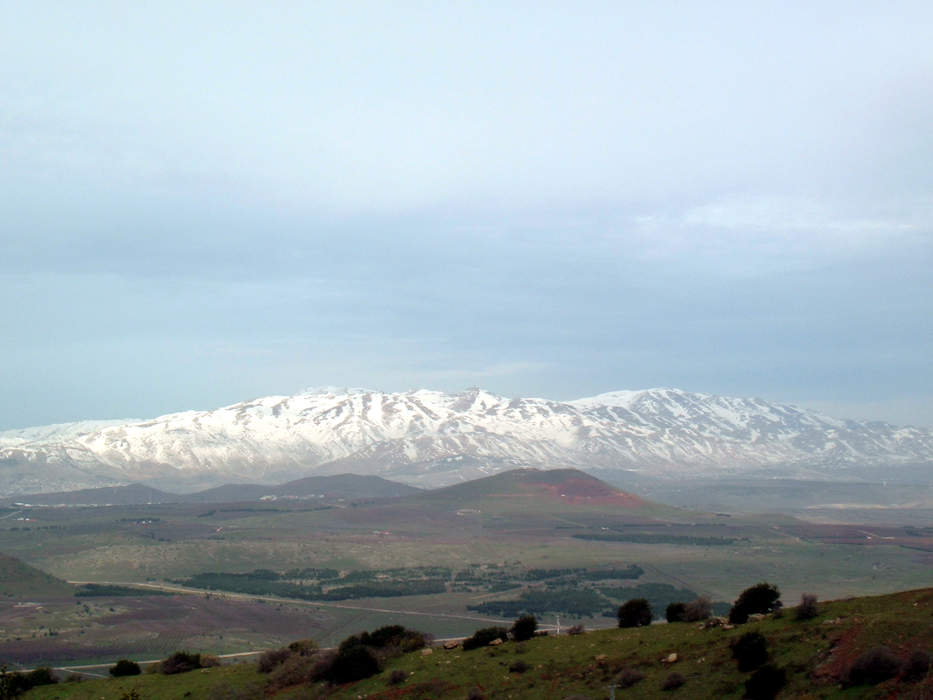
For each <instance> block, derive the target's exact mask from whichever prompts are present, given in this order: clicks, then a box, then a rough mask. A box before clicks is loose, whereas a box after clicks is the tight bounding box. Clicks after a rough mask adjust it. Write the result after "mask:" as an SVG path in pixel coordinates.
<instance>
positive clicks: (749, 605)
mask: <svg viewBox="0 0 933 700" xmlns="http://www.w3.org/2000/svg"><path fill="white" fill-rule="evenodd" d="M780 599H781V591H780V590H779V589H778V587H777V586H775V585H774V584H773V583H767V582H766V581H762V582H761V583H756V584H755V585H754V586H751V587H750V588H746V589H745V590H744V591H742V593H741V595H739V597H738V599H736V601H735V604H734V605H733V606H732V610H730V611H729V622H731V623H733V624H743V623H745V622H748V616H749V615H756V614H767V613H771V612H774V611H775V610H778V609H780V608H781V605H782V603H781V600H780Z"/></svg>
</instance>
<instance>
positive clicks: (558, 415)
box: [0, 388, 933, 494]
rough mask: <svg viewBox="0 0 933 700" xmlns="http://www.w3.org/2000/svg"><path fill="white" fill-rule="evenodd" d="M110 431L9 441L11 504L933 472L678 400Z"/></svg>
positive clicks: (319, 408) (314, 400) (278, 399)
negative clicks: (519, 477) (237, 488)
mask: <svg viewBox="0 0 933 700" xmlns="http://www.w3.org/2000/svg"><path fill="white" fill-rule="evenodd" d="M82 423H86V424H90V423H91V422H82ZM107 423H110V424H108V425H103V426H101V427H97V428H95V427H94V426H92V425H89V427H88V428H87V429H77V428H76V429H73V430H70V429H69V428H68V425H69V424H64V425H59V426H57V427H56V430H54V431H52V432H51V434H43V431H42V430H41V429H39V428H37V429H26V430H22V431H14V432H18V433H19V435H18V436H15V438H16V439H14V438H13V437H10V436H9V432H10V431H7V432H6V433H0V494H12V493H29V492H35V491H39V490H43V488H42V487H46V488H45V489H44V490H49V489H48V488H47V487H48V486H49V485H53V488H55V490H71V489H72V488H86V487H89V486H104V485H111V484H114V483H126V482H130V481H143V482H146V483H149V484H151V485H154V486H158V487H159V488H165V487H167V486H173V487H175V488H177V487H178V486H179V485H181V486H182V487H183V490H189V491H190V490H197V489H198V488H207V487H211V486H216V485H218V484H220V483H223V482H234V483H235V482H247V483H249V482H260V483H281V482H283V481H287V480H291V479H296V478H302V477H306V476H312V475H327V474H335V473H341V472H344V473H345V472H351V471H352V472H356V473H361V474H374V475H380V476H384V477H386V478H390V479H393V480H399V481H403V482H406V483H409V484H414V485H433V486H440V485H445V484H450V483H456V482H458V481H463V480H465V479H468V478H475V477H478V476H483V475H488V474H493V473H496V472H499V471H503V470H506V469H513V468H516V467H550V468H553V467H572V468H584V469H586V468H592V469H602V470H629V471H638V472H642V473H650V474H653V475H658V476H662V477H677V476H680V475H684V474H688V475H691V476H697V475H699V476H722V475H734V474H745V473H755V472H762V471H763V470H778V471H781V472H782V473H794V474H800V475H804V476H811V477H812V476H814V475H819V476H824V477H825V476H829V477H830V478H831V477H832V475H833V474H837V473H839V472H840V470H845V469H846V468H848V467H851V466H854V465H857V466H860V467H865V466H870V467H877V468H879V469H880V468H885V469H887V468H889V467H890V466H891V465H898V464H933V430H930V429H924V428H914V427H907V428H903V427H897V426H893V425H890V424H887V423H880V422H864V421H854V420H845V419H838V418H831V417H829V416H825V415H823V414H822V413H818V412H816V411H809V410H806V409H802V408H798V407H796V406H793V405H789V404H779V403H774V402H768V401H765V400H763V399H757V398H735V397H725V396H717V395H712V394H698V393H691V392H686V391H683V390H679V389H672V388H661V389H646V390H639V391H616V392H608V393H605V394H600V395H597V396H593V397H587V398H581V399H576V400H573V401H552V400H549V399H542V398H507V397H503V396H498V395H496V394H493V393H491V392H488V391H485V390H483V389H479V388H473V389H469V390H467V391H463V392H460V393H456V394H448V393H443V392H439V391H432V390H427V389H418V390H413V391H409V392H401V393H394V394H393V393H383V392H379V391H369V390H362V389H354V390H339V391H338V390H333V389H325V390H322V391H319V392H318V393H301V394H296V395H293V396H267V397H260V398H256V399H250V400H248V401H243V402H239V403H235V404H231V405H229V406H224V407H221V408H218V409H214V410H211V411H185V412H179V413H171V414H167V415H165V416H160V417H157V418H153V419H149V420H144V421H130V422H125V423H121V422H116V423H111V422H107ZM26 435H38V436H39V437H37V438H36V439H33V440H25V439H24V436H26ZM782 470H783V471H782Z"/></svg>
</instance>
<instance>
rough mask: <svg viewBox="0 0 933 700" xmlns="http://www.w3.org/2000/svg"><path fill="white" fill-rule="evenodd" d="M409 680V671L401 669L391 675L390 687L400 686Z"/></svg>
mask: <svg viewBox="0 0 933 700" xmlns="http://www.w3.org/2000/svg"><path fill="white" fill-rule="evenodd" d="M407 679H408V671H403V670H402V669H400V668H397V669H395V670H394V671H392V673H390V674H389V685H399V684H401V683H404V682H405V681H406V680H407Z"/></svg>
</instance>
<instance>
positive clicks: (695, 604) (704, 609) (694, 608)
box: [684, 595, 713, 622]
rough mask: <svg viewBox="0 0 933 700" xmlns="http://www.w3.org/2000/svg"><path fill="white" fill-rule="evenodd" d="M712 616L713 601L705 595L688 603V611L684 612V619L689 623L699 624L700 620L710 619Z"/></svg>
mask: <svg viewBox="0 0 933 700" xmlns="http://www.w3.org/2000/svg"><path fill="white" fill-rule="evenodd" d="M712 614H713V601H711V600H710V599H709V598H707V597H706V596H705V595H701V596H700V597H698V598H695V599H693V600H691V601H690V602H689V603H687V607H686V610H684V619H685V620H686V621H687V622H699V621H700V620H707V619H709V616H710V615H712Z"/></svg>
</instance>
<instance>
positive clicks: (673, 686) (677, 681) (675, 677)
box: [661, 673, 687, 690]
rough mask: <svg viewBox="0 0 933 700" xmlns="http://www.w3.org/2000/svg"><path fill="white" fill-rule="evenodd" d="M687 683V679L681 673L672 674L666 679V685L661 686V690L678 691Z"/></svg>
mask: <svg viewBox="0 0 933 700" xmlns="http://www.w3.org/2000/svg"><path fill="white" fill-rule="evenodd" d="M686 682H687V679H686V678H684V677H683V676H682V675H680V674H679V673H672V674H671V675H669V676H668V677H667V678H665V679H664V683H662V684H661V690H677V689H678V688H679V687H680V686H682V685H683V684H684V683H686Z"/></svg>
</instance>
